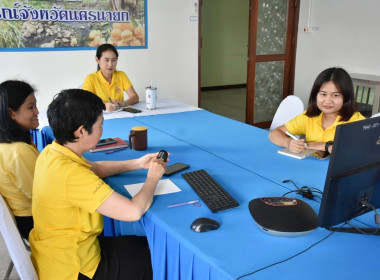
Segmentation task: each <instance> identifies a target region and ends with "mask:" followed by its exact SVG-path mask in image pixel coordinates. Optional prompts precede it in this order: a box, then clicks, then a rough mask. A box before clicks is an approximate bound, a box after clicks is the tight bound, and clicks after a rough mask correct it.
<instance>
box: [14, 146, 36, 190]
mask: <svg viewBox="0 0 380 280" xmlns="http://www.w3.org/2000/svg"><path fill="white" fill-rule="evenodd" d="M26 145H27V144H26ZM26 145H25V147H24V150H23V151H19V152H18V153H17V154H16V156H15V157H14V158H13V159H12V160H10V161H9V169H10V170H12V171H11V172H12V177H11V179H12V181H13V183H14V184H15V186H16V188H18V189H19V190H21V191H22V193H23V194H24V195H25V196H26V197H28V198H32V188H33V178H34V168H35V165H36V160H37V156H38V153H37V152H34V151H33V148H32V147H31V145H30V147H29V146H26Z"/></svg>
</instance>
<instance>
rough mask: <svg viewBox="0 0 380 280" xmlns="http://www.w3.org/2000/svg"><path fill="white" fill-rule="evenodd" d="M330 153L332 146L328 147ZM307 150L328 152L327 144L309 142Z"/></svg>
mask: <svg viewBox="0 0 380 280" xmlns="http://www.w3.org/2000/svg"><path fill="white" fill-rule="evenodd" d="M327 146H328V147H327V149H328V152H329V153H330V154H331V152H332V147H333V146H332V144H331V145H327ZM307 148H308V149H312V150H318V151H323V152H325V151H326V142H308V143H307Z"/></svg>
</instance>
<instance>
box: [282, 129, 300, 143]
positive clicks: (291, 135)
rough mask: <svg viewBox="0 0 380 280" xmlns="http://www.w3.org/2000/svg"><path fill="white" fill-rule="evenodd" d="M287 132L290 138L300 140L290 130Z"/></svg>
mask: <svg viewBox="0 0 380 280" xmlns="http://www.w3.org/2000/svg"><path fill="white" fill-rule="evenodd" d="M285 134H286V135H288V136H289V137H290V138H293V139H294V140H297V141H298V140H300V139H298V138H297V137H295V136H294V135H293V134H291V133H290V132H289V131H286V132H285Z"/></svg>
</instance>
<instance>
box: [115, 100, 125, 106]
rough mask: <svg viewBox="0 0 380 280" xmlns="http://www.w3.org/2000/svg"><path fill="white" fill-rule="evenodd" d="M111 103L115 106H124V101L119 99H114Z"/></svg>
mask: <svg viewBox="0 0 380 280" xmlns="http://www.w3.org/2000/svg"><path fill="white" fill-rule="evenodd" d="M113 104H114V105H115V106H116V107H124V106H125V105H124V101H119V100H114V101H113Z"/></svg>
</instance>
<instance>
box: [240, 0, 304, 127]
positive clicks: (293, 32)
mask: <svg viewBox="0 0 380 280" xmlns="http://www.w3.org/2000/svg"><path fill="white" fill-rule="evenodd" d="M289 1H290V3H289V5H288V7H291V6H293V7H294V12H293V13H289V12H288V14H289V16H290V18H289V19H288V22H289V23H290V24H291V28H287V34H286V47H285V48H286V50H289V49H290V50H291V51H290V53H289V56H288V57H286V56H285V55H282V56H281V55H262V56H260V57H258V58H257V57H256V38H257V16H258V1H257V0H250V13H249V39H248V62H247V68H248V69H247V94H246V113H245V116H246V120H245V122H246V123H248V124H252V125H255V126H258V127H262V128H267V127H269V126H270V124H271V121H266V122H261V123H256V124H254V122H253V116H254V98H255V94H254V92H255V91H254V90H255V74H256V73H255V67H249V66H250V64H253V65H254V64H255V63H256V62H260V61H263V60H264V59H265V61H266V60H272V61H279V60H284V61H286V62H287V63H285V65H287V67H285V69H284V76H288V78H287V79H285V80H284V84H283V92H282V98H285V97H286V96H288V95H290V94H293V91H294V76H295V64H296V50H297V35H298V21H299V11H300V8H299V0H289ZM251 30H252V32H251ZM289 38H290V39H289ZM284 57H285V59H281V58H284ZM250 92H253V94H252V95H251V96H249V93H250Z"/></svg>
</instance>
